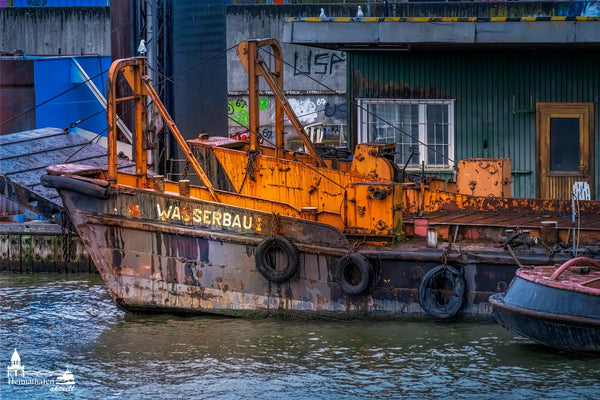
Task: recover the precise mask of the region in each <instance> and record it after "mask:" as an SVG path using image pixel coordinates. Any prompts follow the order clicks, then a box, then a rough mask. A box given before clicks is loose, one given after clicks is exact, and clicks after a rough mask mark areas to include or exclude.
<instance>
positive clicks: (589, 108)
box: [535, 102, 596, 199]
mask: <svg viewBox="0 0 600 400" xmlns="http://www.w3.org/2000/svg"><path fill="white" fill-rule="evenodd" d="M535 114H536V125H535V144H536V149H535V155H536V158H537V160H536V169H537V174H536V175H537V179H536V183H535V186H536V196H537V197H538V198H541V196H542V179H544V178H546V177H545V175H544V173H543V172H544V171H543V170H542V156H543V155H546V156H547V157H548V158H549V155H550V154H549V152H550V148H549V139H548V146H547V147H544V146H543V145H542V144H543V143H544V140H543V139H545V136H542V135H544V134H548V135H549V133H550V131H549V127H547V126H546V121H547V117H549V116H551V115H554V114H557V115H561V114H563V115H564V114H571V115H573V114H579V115H582V120H583V121H582V126H581V128H580V129H582V132H584V131H585V130H586V129H587V134H588V137H589V140H588V141H587V144H586V143H583V142H584V140H583V135H582V137H581V138H580V139H581V141H580V144H579V146H580V154H584V153H585V150H587V154H588V157H587V158H588V161H587V169H588V171H589V172H588V174H589V176H590V181H589V185H590V193H591V195H592V199H593V198H594V197H595V196H594V193H595V183H596V182H595V180H596V175H595V170H594V163H595V148H594V103H557V102H552V103H550V102H538V103H536V104H535ZM586 146H587V149H586V148H585V147H586Z"/></svg>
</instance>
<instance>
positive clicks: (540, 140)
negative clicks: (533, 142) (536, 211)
mask: <svg viewBox="0 0 600 400" xmlns="http://www.w3.org/2000/svg"><path fill="white" fill-rule="evenodd" d="M593 111H594V105H593V103H537V104H536V117H537V124H536V138H537V157H538V163H537V167H538V168H537V170H538V171H539V173H538V175H537V193H538V197H539V198H543V199H570V198H571V190H572V187H573V183H574V182H588V183H589V185H590V192H591V194H592V198H593V196H594V150H593V149H594V143H593V140H594V135H593V127H594V124H593V120H592V119H593V115H594V114H593Z"/></svg>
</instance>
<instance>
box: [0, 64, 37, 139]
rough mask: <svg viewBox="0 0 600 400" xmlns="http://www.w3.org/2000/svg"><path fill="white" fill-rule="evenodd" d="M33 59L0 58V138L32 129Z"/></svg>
mask: <svg viewBox="0 0 600 400" xmlns="http://www.w3.org/2000/svg"><path fill="white" fill-rule="evenodd" d="M34 107H35V87H34V76H33V60H23V59H20V58H1V59H0V135H5V134H8V133H14V132H20V131H24V130H28V129H34V128H35V110H34Z"/></svg>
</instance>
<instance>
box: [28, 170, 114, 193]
mask: <svg viewBox="0 0 600 400" xmlns="http://www.w3.org/2000/svg"><path fill="white" fill-rule="evenodd" d="M40 182H41V183H42V186H45V187H50V188H54V189H58V190H70V191H72V192H77V193H81V194H84V195H86V196H92V197H96V198H98V199H107V198H108V190H107V188H106V187H102V186H100V185H96V184H94V183H92V182H86V181H83V180H80V179H75V178H71V177H67V176H56V175H42V176H41V177H40Z"/></svg>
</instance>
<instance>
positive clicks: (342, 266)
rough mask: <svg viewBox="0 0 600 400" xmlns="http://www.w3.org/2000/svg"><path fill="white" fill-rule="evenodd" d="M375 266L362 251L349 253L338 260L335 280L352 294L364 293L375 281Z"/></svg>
mask: <svg viewBox="0 0 600 400" xmlns="http://www.w3.org/2000/svg"><path fill="white" fill-rule="evenodd" d="M373 275H374V272H373V266H372V265H371V263H370V262H369V260H367V258H366V257H365V256H364V255H362V254H360V253H349V254H346V255H344V256H342V257H340V259H339V260H338V262H337V267H336V270H335V280H336V282H337V283H338V285H340V288H341V289H342V291H343V292H344V293H346V294H350V295H358V294H361V293H363V292H364V291H365V290H367V289H368V288H369V286H371V283H372V282H373Z"/></svg>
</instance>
